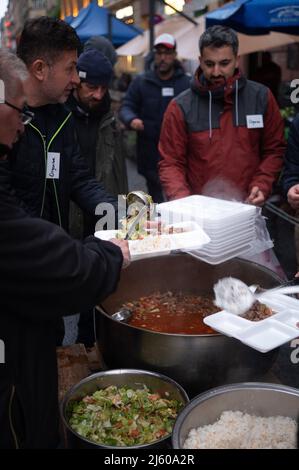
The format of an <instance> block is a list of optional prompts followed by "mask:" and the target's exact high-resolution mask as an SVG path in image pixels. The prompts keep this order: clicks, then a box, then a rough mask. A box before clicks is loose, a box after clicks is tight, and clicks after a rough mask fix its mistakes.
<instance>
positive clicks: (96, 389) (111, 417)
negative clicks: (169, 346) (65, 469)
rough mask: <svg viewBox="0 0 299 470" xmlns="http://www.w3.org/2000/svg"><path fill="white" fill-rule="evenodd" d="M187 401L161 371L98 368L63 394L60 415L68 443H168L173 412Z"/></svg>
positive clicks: (88, 446) (91, 445)
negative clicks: (105, 369) (159, 372)
mask: <svg viewBox="0 0 299 470" xmlns="http://www.w3.org/2000/svg"><path fill="white" fill-rule="evenodd" d="M188 401H189V398H188V395H187V394H186V392H185V391H184V389H183V388H182V387H181V386H180V385H179V384H178V383H177V382H175V381H174V380H172V379H170V378H169V377H167V376H165V375H162V374H158V373H155V372H148V371H146V370H138V369H115V370H109V371H104V372H98V373H96V374H93V375H91V376H89V377H87V378H85V379H83V380H81V382H79V383H78V384H77V385H75V386H74V387H73V388H72V389H70V390H69V391H68V392H67V393H66V395H65V397H64V400H63V402H62V406H61V415H62V420H63V424H64V426H65V428H66V431H67V441H68V447H70V448H85V449H103V448H104V449H132V448H133V449H142V448H155V447H157V448H160V447H161V448H164V447H168V446H170V437H171V432H172V428H173V424H174V421H175V417H176V416H177V414H178V412H179V411H180V410H181V409H182V408H183V407H184V405H185V404H186V403H187V402H188ZM151 405H153V406H151Z"/></svg>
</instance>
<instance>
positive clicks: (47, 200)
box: [11, 104, 117, 230]
mask: <svg viewBox="0 0 299 470" xmlns="http://www.w3.org/2000/svg"><path fill="white" fill-rule="evenodd" d="M32 111H33V112H34V114H35V118H34V120H33V121H32V123H30V124H29V125H28V126H26V128H25V133H24V135H23V136H22V138H21V140H20V142H19V143H18V144H17V146H16V148H15V149H14V152H13V158H12V159H11V170H12V184H13V187H14V188H15V190H16V196H17V198H18V199H19V200H20V201H22V203H23V204H24V208H25V209H26V211H27V212H29V213H30V214H31V215H32V216H34V217H42V218H44V219H46V220H49V221H51V222H54V223H56V224H58V225H60V226H61V227H63V228H64V229H66V230H67V229H68V217H69V203H70V200H71V199H72V200H73V201H75V202H76V204H78V205H79V206H80V207H81V209H82V210H84V211H86V212H87V213H88V214H90V215H94V213H95V208H96V206H97V205H98V204H99V203H100V202H111V203H112V204H113V205H114V206H115V207H116V205H117V201H116V200H115V198H114V197H113V196H111V195H110V194H108V193H107V192H106V191H105V189H104V187H103V185H102V184H101V183H99V182H97V181H96V180H95V179H94V178H93V177H92V176H91V173H90V170H89V168H88V165H87V163H86V161H85V159H84V158H83V157H82V156H81V155H80V150H79V146H78V142H77V139H76V135H75V128H74V122H73V118H72V115H71V113H70V112H69V111H68V110H67V109H66V108H65V106H63V105H60V104H58V105H47V106H42V107H40V108H33V109H32ZM48 152H56V153H59V154H60V175H59V179H55V180H54V179H52V180H51V179H46V161H47V154H48Z"/></svg>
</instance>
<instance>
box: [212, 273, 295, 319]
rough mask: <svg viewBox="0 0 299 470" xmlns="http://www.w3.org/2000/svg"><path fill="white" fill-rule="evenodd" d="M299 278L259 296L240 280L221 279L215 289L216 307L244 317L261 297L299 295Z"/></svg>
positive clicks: (265, 291) (231, 278)
mask: <svg viewBox="0 0 299 470" xmlns="http://www.w3.org/2000/svg"><path fill="white" fill-rule="evenodd" d="M298 283H299V278H293V279H292V280H290V281H287V282H285V283H283V284H280V285H279V286H277V287H274V288H272V289H268V290H264V291H263V292H261V293H259V294H255V293H254V292H252V290H251V289H250V288H249V287H248V286H247V285H246V284H245V283H244V282H242V281H240V279H235V278H234V277H224V278H223V279H220V280H219V281H218V282H217V283H216V284H215V285H214V287H213V289H214V293H215V301H214V303H215V305H217V307H220V308H221V309H223V310H226V311H227V312H230V313H233V314H235V315H242V314H243V313H245V312H247V310H249V309H250V308H251V307H252V305H253V304H254V303H255V302H256V301H257V300H259V298H260V296H261V295H264V294H269V293H272V292H273V293H274V292H277V293H278V292H279V293H280V294H298V293H299V285H294V284H298Z"/></svg>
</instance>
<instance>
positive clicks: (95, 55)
mask: <svg viewBox="0 0 299 470" xmlns="http://www.w3.org/2000/svg"><path fill="white" fill-rule="evenodd" d="M77 70H78V74H79V77H80V80H81V82H87V83H90V84H91V85H105V86H107V85H108V84H109V82H110V80H111V78H112V74H113V68H112V65H111V62H110V61H109V60H108V59H107V57H105V56H104V54H102V52H100V51H98V50H96V49H88V50H87V51H86V52H83V53H82V54H81V55H80V56H79V59H78V62H77Z"/></svg>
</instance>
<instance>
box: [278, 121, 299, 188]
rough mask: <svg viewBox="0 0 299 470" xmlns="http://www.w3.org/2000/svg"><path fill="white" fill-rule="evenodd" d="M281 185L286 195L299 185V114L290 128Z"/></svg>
mask: <svg viewBox="0 0 299 470" xmlns="http://www.w3.org/2000/svg"><path fill="white" fill-rule="evenodd" d="M280 183H281V185H282V189H283V192H284V194H285V195H287V193H288V191H289V189H290V188H291V187H292V186H294V185H295V184H299V114H297V116H296V117H295V119H294V120H293V122H292V124H291V127H290V132H289V136H288V145H287V151H286V154H285V159H284V168H283V173H282V177H281V181H280Z"/></svg>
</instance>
